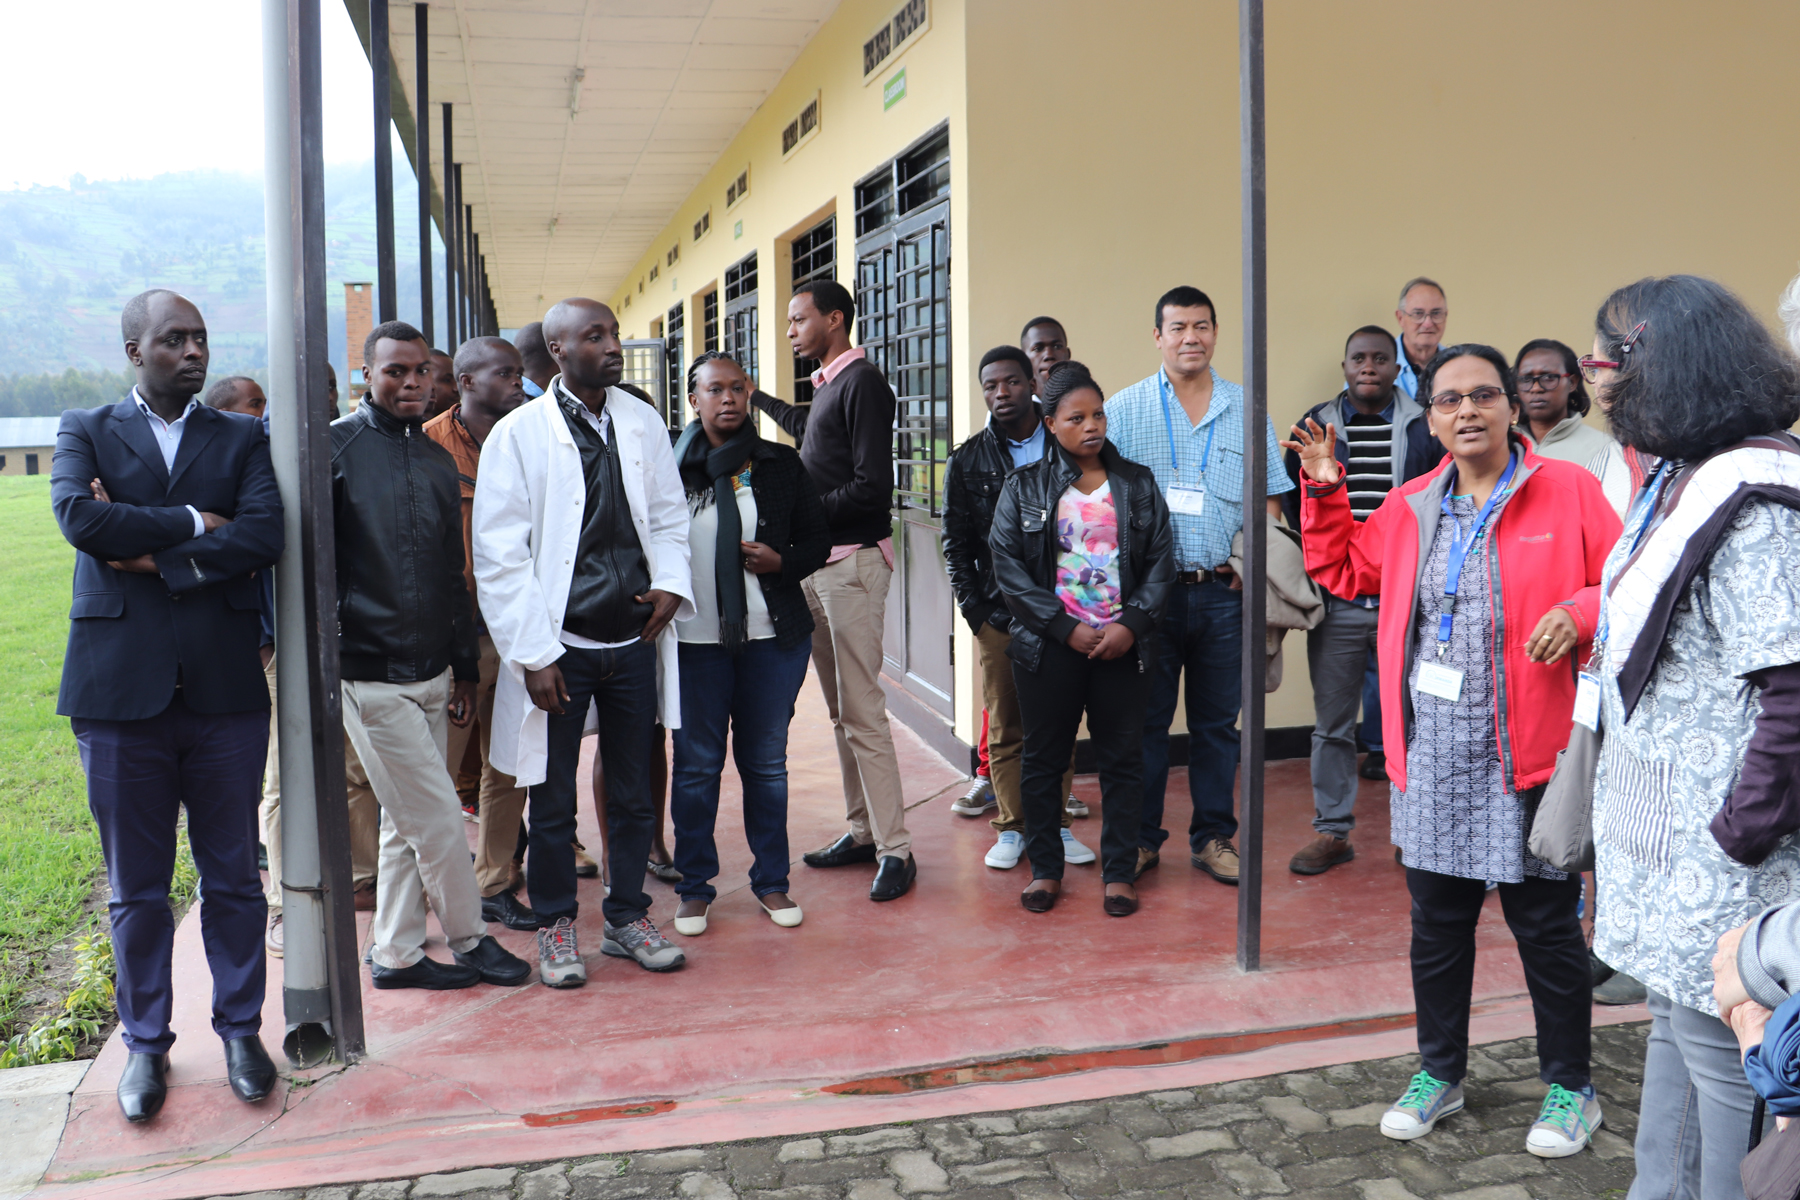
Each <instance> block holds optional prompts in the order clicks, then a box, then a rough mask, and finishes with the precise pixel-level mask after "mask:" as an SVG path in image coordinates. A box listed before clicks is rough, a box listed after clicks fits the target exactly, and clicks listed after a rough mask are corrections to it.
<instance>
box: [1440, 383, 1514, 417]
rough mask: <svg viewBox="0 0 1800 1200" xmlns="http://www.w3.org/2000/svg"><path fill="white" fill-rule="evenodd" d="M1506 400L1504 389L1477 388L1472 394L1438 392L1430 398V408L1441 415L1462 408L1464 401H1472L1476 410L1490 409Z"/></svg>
mask: <svg viewBox="0 0 1800 1200" xmlns="http://www.w3.org/2000/svg"><path fill="white" fill-rule="evenodd" d="M1504 399H1506V391H1505V389H1504V388H1497V387H1494V386H1493V385H1492V384H1489V385H1488V386H1487V387H1478V388H1476V389H1475V390H1474V391H1472V392H1439V393H1438V394H1437V395H1435V396H1433V397H1432V398H1431V407H1433V408H1435V409H1437V410H1438V411H1439V412H1441V413H1453V412H1455V411H1456V410H1457V409H1459V408H1461V407H1462V402H1463V401H1464V400H1473V401H1474V402H1475V407H1476V408H1492V407H1494V405H1496V404H1498V403H1500V401H1502V400H1504Z"/></svg>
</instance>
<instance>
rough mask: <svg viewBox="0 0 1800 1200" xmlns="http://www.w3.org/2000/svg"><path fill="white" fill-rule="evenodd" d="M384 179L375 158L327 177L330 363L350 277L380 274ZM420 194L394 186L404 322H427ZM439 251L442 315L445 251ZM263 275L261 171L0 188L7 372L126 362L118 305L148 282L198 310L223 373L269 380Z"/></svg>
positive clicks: (0, 316)
mask: <svg viewBox="0 0 1800 1200" xmlns="http://www.w3.org/2000/svg"><path fill="white" fill-rule="evenodd" d="M400 174H401V175H403V176H406V172H405V171H404V169H402V171H401V172H400ZM374 178H375V172H374V166H373V164H372V163H363V164H360V165H357V166H338V167H328V168H327V169H326V172H325V236H326V252H325V277H326V282H327V285H328V286H327V296H328V298H329V327H330V330H331V358H332V361H333V362H334V363H336V364H337V365H338V368H339V370H340V371H341V370H342V369H343V367H344V297H343V286H342V285H343V284H344V283H346V282H350V281H357V280H373V279H374V278H375V199H374ZM416 195H417V193H416V192H415V190H414V184H413V181H412V179H411V178H410V176H407V177H405V178H403V179H402V180H398V181H396V187H395V195H394V213H395V221H394V223H395V226H396V227H397V229H398V230H399V237H398V238H397V239H396V240H397V242H398V243H399V245H398V246H397V248H396V260H397V261H396V268H397V272H398V291H399V297H398V300H399V314H400V319H401V320H407V321H417V320H418V316H419V254H418V244H417V243H418V237H417V234H416V233H415V232H414V231H415V230H416V229H417V228H418V225H417V217H416V215H415V214H416V212H417V208H416V204H417V200H416V199H415V197H416ZM434 258H435V260H436V263H435V268H434V270H435V275H436V279H437V281H438V283H437V286H438V302H437V305H436V307H437V308H438V310H439V312H440V313H441V312H442V309H443V293H442V288H443V282H442V281H443V252H442V249H441V248H440V249H439V250H438V251H437V253H436V254H435V255H434ZM263 281H264V264H263V195H262V181H261V179H260V178H259V177H256V176H249V175H232V174H224V173H219V172H185V173H181V174H170V175H158V176H155V177H154V178H151V179H129V180H116V181H112V182H104V183H93V182H89V181H87V180H85V179H83V178H82V177H81V176H79V175H78V176H75V177H74V178H73V179H72V180H71V181H70V186H69V187H67V188H56V187H34V188H28V189H22V190H18V191H11V192H0V376H8V375H11V376H18V375H39V374H50V375H55V376H62V375H63V373H64V372H65V371H66V370H68V369H69V368H75V369H77V370H79V371H84V372H85V371H92V370H97V369H98V370H106V371H117V370H119V369H121V368H123V367H125V366H126V365H127V364H126V363H125V361H124V352H123V350H122V348H121V345H120V340H119V310H120V309H121V308H122V307H123V306H124V303H125V301H126V300H127V299H129V298H130V297H131V296H133V295H135V294H136V293H138V292H140V291H143V290H144V289H145V288H149V287H167V288H173V289H175V290H176V291H178V292H181V293H183V294H184V295H186V296H188V297H189V298H191V299H192V300H193V301H194V302H195V303H196V304H198V305H199V306H200V311H201V312H202V313H203V314H204V315H205V317H206V323H207V330H208V332H209V333H210V334H211V335H212V371H213V373H214V374H215V375H224V374H234V373H235V374H260V373H261V372H262V371H263V369H265V368H266V367H267V365H268V346H267V341H268V335H267V329H266V326H265V321H266V303H265V297H264V290H263ZM441 331H442V322H441V318H440V322H439V332H440V334H441ZM29 390H31V391H33V393H34V394H35V392H37V391H41V390H42V389H38V388H33V389H29ZM6 415H21V416H23V415H32V414H26V413H16V414H15V413H8V414H6Z"/></svg>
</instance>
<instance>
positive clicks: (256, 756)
mask: <svg viewBox="0 0 1800 1200" xmlns="http://www.w3.org/2000/svg"><path fill="white" fill-rule="evenodd" d="M120 324H121V326H122V330H123V333H124V335H125V356H126V357H127V358H128V359H130V360H131V365H132V367H133V368H134V370H135V371H136V373H137V386H136V387H135V388H133V389H132V391H131V394H130V395H129V396H127V397H126V398H125V399H124V400H122V401H120V402H119V403H118V404H115V405H112V406H110V407H102V408H93V409H85V410H72V411H70V412H65V413H64V414H63V415H62V424H61V426H60V427H59V428H58V429H57V433H56V456H55V458H54V459H53V461H52V465H51V470H50V497H51V503H52V505H53V506H54V507H55V510H56V520H57V524H58V525H60V526H61V527H62V532H63V536H64V537H66V538H67V539H68V540H69V544H70V545H72V546H74V547H75V549H76V550H77V551H79V553H77V554H76V556H75V600H74V604H73V605H72V606H71V608H70V610H69V618H70V620H69V649H68V654H67V656H66V657H65V659H64V660H63V676H62V693H61V695H60V697H59V698H58V700H57V706H56V711H57V712H58V713H61V714H62V715H64V716H66V717H68V718H70V724H71V725H72V726H73V728H74V732H75V738H76V741H77V742H78V743H79V745H80V747H81V764H82V768H83V770H85V771H86V772H87V780H88V809H89V811H91V812H92V813H93V814H94V821H95V823H96V824H97V825H98V826H99V827H100V844H101V848H102V849H103V850H104V852H105V855H106V873H107V881H108V882H109V883H110V884H111V886H112V900H111V902H110V904H109V905H108V910H109V912H110V913H111V915H112V937H113V951H114V957H115V960H116V962H117V965H118V989H117V999H118V1005H119V1022H120V1024H121V1025H122V1026H123V1027H124V1038H125V1046H126V1049H127V1050H128V1051H129V1052H130V1056H129V1058H128V1059H127V1061H126V1066H125V1072H124V1074H123V1076H122V1077H121V1078H120V1080H119V1107H120V1108H121V1109H122V1110H123V1111H124V1113H125V1116H126V1118H127V1119H128V1120H132V1121H147V1120H149V1119H150V1118H151V1117H153V1116H155V1115H156V1113H157V1111H158V1110H159V1109H160V1108H161V1107H162V1104H163V1100H164V1098H165V1097H166V1095H167V1084H166V1082H165V1075H166V1073H167V1070H168V1051H169V1047H170V1046H171V1045H172V1044H173V1043H174V1041H175V1035H174V1033H173V1032H171V1031H170V1029H169V1012H170V1008H171V984H170V959H171V956H172V953H173V948H174V938H175V924H174V921H173V919H172V917H171V914H170V911H169V878H170V876H171V874H172V873H173V872H174V868H175V824H176V816H177V814H178V812H179V811H180V809H182V808H183V807H185V808H186V809H187V814H188V843H189V845H190V847H191V848H192V850H193V854H194V864H195V865H196V866H197V867H198V868H199V869H200V896H201V900H200V932H201V937H202V939H203V940H204V942H205V944H206V961H207V964H208V966H209V967H211V969H212V977H213V998H212V1012H213V1029H214V1031H215V1032H217V1033H218V1035H219V1037H220V1038H221V1039H223V1040H224V1043H225V1063H226V1075H227V1077H228V1078H229V1080H230V1082H231V1089H232V1091H233V1092H235V1093H236V1094H237V1095H238V1097H239V1098H241V1099H243V1100H245V1101H249V1102H251V1103H254V1102H256V1101H258V1100H261V1099H262V1098H263V1097H265V1096H267V1095H268V1094H269V1092H270V1090H271V1089H272V1088H273V1087H274V1086H275V1065H274V1063H273V1062H271V1061H270V1059H269V1054H268V1051H267V1050H265V1049H264V1048H263V1044H262V1039H261V1037H260V1036H259V1030H260V1029H261V1027H262V1006H263V990H264V959H263V945H262V939H263V922H264V921H265V920H266V918H267V911H268V910H267V906H266V904H265V902H264V899H263V892H262V883H261V880H260V878H259V877H258V875H257V868H256V840H257V839H256V832H257V830H256V806H257V801H258V799H259V791H260V786H261V780H262V770H263V756H264V753H265V749H266V746H267V744H268V737H269V692H268V687H267V685H266V683H265V681H264V677H263V672H262V662H261V659H260V657H259V655H258V652H257V647H258V643H259V642H260V641H261V622H260V620H259V616H258V611H257V610H258V602H259V595H260V590H261V589H260V587H259V584H260V581H259V579H258V578H257V573H258V572H259V571H264V570H267V569H268V568H269V567H270V566H272V565H273V564H274V562H275V560H276V558H277V557H279V556H280V554H281V546H282V523H281V522H282V513H281V497H280V495H279V494H278V493H277V491H276V488H275V472H274V470H273V468H272V467H271V466H270V463H269V442H268V438H267V437H266V436H264V433H263V430H262V425H261V423H260V422H258V421H256V420H255V419H253V418H251V417H248V416H243V415H239V414H235V413H225V412H220V411H218V410H217V409H212V408H208V407H206V406H205V405H202V404H200V403H199V402H198V401H197V400H195V398H194V397H195V395H196V394H197V393H198V392H199V391H200V389H201V387H202V386H203V385H204V384H205V382H206V364H207V344H206V323H205V321H203V320H202V319H201V317H200V312H199V310H198V309H196V308H195V307H194V306H193V305H192V304H191V303H189V302H188V301H187V300H185V299H183V298H182V297H181V296H178V295H176V294H175V293H174V292H170V291H165V290H162V289H156V290H153V291H148V292H145V293H143V294H142V295H139V296H136V297H133V298H132V299H131V300H130V301H129V302H127V304H126V305H125V311H124V315H123V319H122V320H121V322H120Z"/></svg>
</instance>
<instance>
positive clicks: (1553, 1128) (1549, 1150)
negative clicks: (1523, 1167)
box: [1525, 1083, 1603, 1158]
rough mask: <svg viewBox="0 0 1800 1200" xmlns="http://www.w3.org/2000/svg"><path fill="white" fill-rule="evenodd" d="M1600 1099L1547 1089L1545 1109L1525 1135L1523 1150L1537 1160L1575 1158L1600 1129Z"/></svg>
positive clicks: (1555, 1085) (1555, 1086) (1565, 1089)
mask: <svg viewBox="0 0 1800 1200" xmlns="http://www.w3.org/2000/svg"><path fill="white" fill-rule="evenodd" d="M1602 1120H1603V1118H1602V1117H1601V1116H1600V1098H1599V1097H1598V1096H1587V1095H1583V1094H1582V1093H1581V1092H1571V1091H1569V1090H1568V1089H1567V1088H1565V1087H1561V1086H1559V1085H1557V1084H1554V1083H1553V1084H1551V1085H1550V1093H1549V1095H1547V1096H1545V1097H1544V1107H1543V1108H1541V1109H1539V1110H1538V1119H1537V1120H1536V1121H1534V1122H1532V1125H1531V1132H1530V1133H1527V1134H1526V1135H1525V1149H1527V1150H1529V1151H1530V1152H1531V1153H1533V1154H1535V1155H1537V1156H1538V1157H1539V1158H1567V1157H1569V1155H1571V1154H1578V1153H1580V1152H1581V1148H1582V1147H1583V1146H1585V1145H1587V1144H1588V1139H1589V1138H1590V1137H1592V1136H1593V1135H1594V1130H1596V1129H1598V1128H1600V1122H1601V1121H1602Z"/></svg>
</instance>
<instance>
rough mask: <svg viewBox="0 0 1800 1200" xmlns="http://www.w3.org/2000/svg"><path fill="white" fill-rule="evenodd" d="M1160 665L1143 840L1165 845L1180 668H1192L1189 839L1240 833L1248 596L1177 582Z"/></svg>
mask: <svg viewBox="0 0 1800 1200" xmlns="http://www.w3.org/2000/svg"><path fill="white" fill-rule="evenodd" d="M1157 638H1158V641H1159V643H1160V644H1159V653H1160V655H1161V659H1162V661H1161V663H1160V664H1159V665H1158V666H1157V667H1156V668H1153V674H1154V676H1155V677H1154V678H1153V679H1152V680H1151V683H1150V712H1149V716H1148V717H1146V718H1145V721H1144V808H1143V819H1142V829H1141V836H1140V838H1139V844H1140V845H1142V846H1143V848H1144V849H1146V850H1159V849H1161V847H1162V844H1163V841H1164V840H1165V839H1167V838H1168V836H1169V835H1168V832H1167V831H1166V830H1164V829H1163V827H1162V819H1163V793H1164V792H1165V791H1167V790H1168V786H1169V725H1170V724H1171V723H1172V722H1173V721H1174V720H1175V701H1176V697H1177V696H1178V694H1179V693H1180V690H1181V673H1182V671H1183V670H1186V672H1187V727H1188V795H1189V796H1190V797H1191V798H1192V799H1193V802H1194V817H1193V820H1192V821H1190V822H1189V823H1188V844H1189V845H1190V846H1191V847H1192V848H1193V850H1194V851H1196V852H1198V851H1199V849H1200V847H1202V846H1204V845H1205V844H1206V842H1207V841H1208V839H1210V838H1224V839H1227V840H1229V839H1230V838H1233V837H1235V836H1237V815H1236V811H1235V809H1234V797H1233V788H1234V786H1235V784H1236V781H1237V764H1238V731H1237V717H1238V707H1239V705H1240V703H1241V702H1242V698H1243V669H1244V665H1243V657H1244V596H1243V593H1242V592H1234V591H1232V590H1231V588H1230V587H1228V586H1227V585H1225V584H1223V583H1219V582H1216V581H1215V582H1212V583H1178V584H1176V585H1175V586H1174V587H1173V588H1172V589H1171V590H1170V592H1169V606H1168V608H1167V609H1166V610H1164V612H1163V618H1162V622H1161V623H1160V624H1159V625H1158V626H1157Z"/></svg>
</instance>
